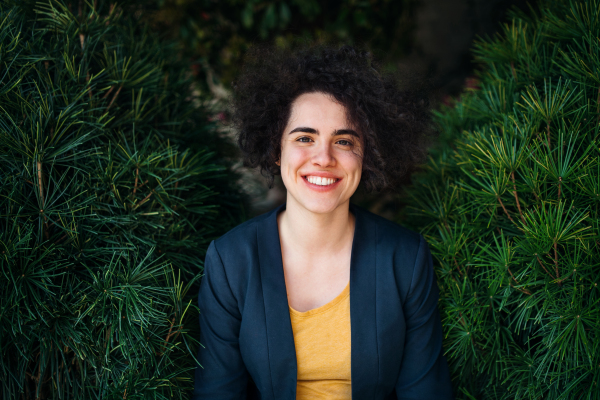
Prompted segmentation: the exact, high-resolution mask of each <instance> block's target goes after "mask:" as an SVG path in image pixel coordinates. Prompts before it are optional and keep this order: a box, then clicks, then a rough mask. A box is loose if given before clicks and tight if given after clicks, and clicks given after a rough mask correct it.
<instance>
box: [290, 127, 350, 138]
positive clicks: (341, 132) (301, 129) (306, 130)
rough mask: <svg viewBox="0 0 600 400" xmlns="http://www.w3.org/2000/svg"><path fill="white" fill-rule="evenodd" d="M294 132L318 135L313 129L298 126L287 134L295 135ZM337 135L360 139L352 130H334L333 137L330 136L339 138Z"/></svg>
mask: <svg viewBox="0 0 600 400" xmlns="http://www.w3.org/2000/svg"><path fill="white" fill-rule="evenodd" d="M295 132H304V133H313V134H315V135H318V134H319V131H318V130H316V129H313V128H309V127H306V126H300V127H298V128H294V129H292V130H291V131H290V133H289V134H292V133H295ZM339 135H351V136H356V137H360V136H359V135H358V133H356V131H355V130H353V129H336V130H335V131H334V132H333V135H332V136H339Z"/></svg>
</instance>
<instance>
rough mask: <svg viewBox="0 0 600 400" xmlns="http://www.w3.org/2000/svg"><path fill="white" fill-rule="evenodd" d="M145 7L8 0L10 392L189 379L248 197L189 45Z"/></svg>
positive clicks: (1, 157) (132, 391)
mask: <svg viewBox="0 0 600 400" xmlns="http://www.w3.org/2000/svg"><path fill="white" fill-rule="evenodd" d="M136 15H137V13H136V12H135V10H131V9H129V8H127V7H125V6H123V5H120V4H118V3H114V2H108V1H106V2H105V1H94V2H69V3H67V2H65V1H59V0H51V1H41V2H38V3H37V4H36V3H32V2H21V1H6V0H5V1H2V2H1V3H0V66H1V68H0V271H1V273H0V286H2V288H4V290H3V291H2V293H1V294H0V351H1V354H2V358H1V359H0V388H1V389H0V390H1V392H0V393H1V394H0V397H1V398H3V399H17V398H19V399H21V398H22V399H34V398H35V399H58V398H60V399H86V400H88V399H100V398H102V399H119V400H122V399H132V398H136V399H142V398H143V399H149V398H153V399H154V398H156V399H167V398H168V399H172V398H178V399H181V398H185V397H186V394H187V391H188V390H189V388H190V387H191V385H192V376H193V368H194V366H195V358H194V355H195V352H196V349H197V347H198V341H197V339H196V338H197V307H196V306H195V298H196V294H197V284H198V279H197V278H198V277H199V276H200V273H201V271H202V262H203V259H204V255H205V251H206V248H207V245H208V243H209V241H210V240H211V239H213V238H214V237H216V236H218V235H220V234H221V233H223V232H224V231H226V230H227V229H229V228H230V227H231V226H232V225H234V224H236V223H238V222H239V220H240V219H241V215H240V212H239V211H232V210H234V209H241V204H240V195H239V194H238V193H237V192H236V189H235V187H234V185H233V184H232V183H231V182H233V181H235V179H236V177H235V176H232V174H231V173H230V172H228V170H227V167H228V165H227V164H225V163H224V162H223V161H221V160H219V159H217V157H216V155H215V151H216V150H218V149H220V148H222V147H223V146H224V144H223V141H222V140H221V139H219V137H218V136H217V134H216V131H215V128H214V125H213V123H211V122H208V120H207V117H206V116H205V112H204V111H203V110H202V108H199V107H198V103H199V102H198V100H197V99H196V98H195V97H194V96H193V90H192V89H193V84H192V81H191V80H190V78H189V73H188V72H187V71H186V68H185V64H184V63H182V62H181V61H178V56H177V49H176V48H175V47H173V46H172V45H170V44H165V43H163V42H161V41H159V40H158V39H157V38H156V36H155V35H154V34H151V33H150V32H149V28H148V26H147V25H145V24H141V23H139V21H138V19H137V17H136ZM219 193H220V194H219Z"/></svg>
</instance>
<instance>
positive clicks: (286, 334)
mask: <svg viewBox="0 0 600 400" xmlns="http://www.w3.org/2000/svg"><path fill="white" fill-rule="evenodd" d="M284 208H285V204H283V205H281V206H279V207H277V208H276V209H275V210H273V211H272V212H271V214H270V215H269V216H267V217H266V218H265V219H264V220H263V221H262V223H261V224H260V225H259V228H258V230H257V235H258V238H257V240H258V254H259V261H260V274H261V282H262V291H263V299H264V303H265V304H264V305H265V318H266V321H265V322H266V328H267V341H268V343H267V346H268V351H269V364H270V367H271V371H270V372H271V382H272V387H273V393H272V394H270V395H271V396H272V398H273V399H295V398H296V379H297V371H298V369H297V364H296V348H295V346H294V333H293V331H292V322H291V319H290V313H289V309H288V307H289V306H288V300H287V291H286V288H285V277H284V273H283V262H282V258H281V245H280V242H279V228H278V226H277V214H278V213H279V212H280V211H281V210H282V209H284ZM350 211H351V212H352V213H353V214H354V216H355V217H356V225H355V228H354V239H353V241H352V254H351V260H350V331H351V333H350V337H351V363H352V365H351V377H352V398H353V399H372V398H375V396H376V393H375V388H376V387H377V382H378V380H379V369H378V368H379V361H378V353H377V321H376V319H375V316H376V314H375V311H376V310H375V294H376V287H375V276H376V275H375V265H376V243H377V237H376V235H377V230H376V227H375V225H374V224H370V223H369V221H368V219H367V218H366V217H365V215H364V213H363V211H362V209H360V208H359V207H357V206H355V205H353V204H350ZM265 395H267V394H266V393H263V396H265Z"/></svg>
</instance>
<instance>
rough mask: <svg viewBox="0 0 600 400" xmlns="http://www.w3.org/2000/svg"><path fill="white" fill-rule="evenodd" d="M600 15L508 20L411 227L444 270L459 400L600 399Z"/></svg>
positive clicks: (570, 10)
mask: <svg viewBox="0 0 600 400" xmlns="http://www.w3.org/2000/svg"><path fill="white" fill-rule="evenodd" d="M599 38H600V2H599V1H598V0H590V1H585V2H575V1H572V2H563V1H551V2H545V3H544V6H543V8H542V9H541V10H540V11H538V12H537V14H536V13H534V15H533V16H532V17H527V16H525V15H524V14H520V13H513V14H512V22H511V23H508V24H506V25H505V27H504V30H503V32H502V33H501V34H499V35H498V36H497V37H495V38H494V39H489V40H486V41H481V42H479V43H478V44H477V45H476V48H475V54H476V58H477V60H478V62H479V63H480V64H481V69H480V72H479V75H478V78H479V86H480V87H479V88H478V89H476V90H471V91H469V92H467V93H465V94H464V95H463V96H462V98H460V99H459V100H458V101H457V102H456V104H454V105H453V106H450V107H445V108H444V109H442V110H441V111H439V112H437V113H436V121H437V124H438V126H439V128H440V131H441V138H442V142H443V143H444V144H445V145H444V146H438V147H437V148H436V149H435V151H434V153H433V156H432V158H431V160H430V162H429V163H428V165H427V167H426V170H425V171H424V172H423V173H422V174H420V175H419V176H418V177H417V178H416V179H415V181H414V186H413V187H412V188H411V189H410V191H409V194H410V200H408V201H409V203H410V208H409V212H408V215H407V216H406V221H404V222H405V223H406V222H408V223H409V224H410V225H412V226H413V227H414V228H418V229H420V230H421V231H422V232H423V233H424V235H425V236H426V238H427V240H428V242H429V243H430V246H431V249H432V252H433V254H434V257H435V259H436V264H437V266H436V272H437V275H438V282H439V286H440V290H441V294H440V307H441V310H442V318H443V325H444V345H445V349H446V356H447V358H448V361H449V364H450V368H451V371H452V375H453V381H454V383H455V390H456V394H457V397H458V398H464V399H473V398H478V399H479V398H480V399H598V398H600V388H599V387H598V386H599V382H600V287H598V285H599V284H600V143H599V121H600V41H599Z"/></svg>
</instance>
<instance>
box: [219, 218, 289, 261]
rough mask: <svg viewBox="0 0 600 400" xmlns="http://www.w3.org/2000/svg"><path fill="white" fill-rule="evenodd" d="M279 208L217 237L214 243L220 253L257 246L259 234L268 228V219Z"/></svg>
mask: <svg viewBox="0 0 600 400" xmlns="http://www.w3.org/2000/svg"><path fill="white" fill-rule="evenodd" d="M277 210H278V208H276V209H273V210H271V211H269V212H266V213H264V214H261V215H259V216H257V217H254V218H252V219H249V220H248V221H246V222H243V223H241V224H240V225H238V226H236V227H235V228H233V229H231V230H230V231H228V232H227V233H225V234H224V235H222V236H221V237H219V238H218V239H215V241H214V245H215V247H216V248H217V249H218V251H219V253H221V252H224V253H230V252H232V251H233V252H236V251H238V250H239V249H240V248H243V247H256V246H257V239H258V235H259V234H260V231H261V230H264V229H266V225H267V221H268V220H269V218H270V217H271V218H272V217H273V214H274V213H276V212H277Z"/></svg>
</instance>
